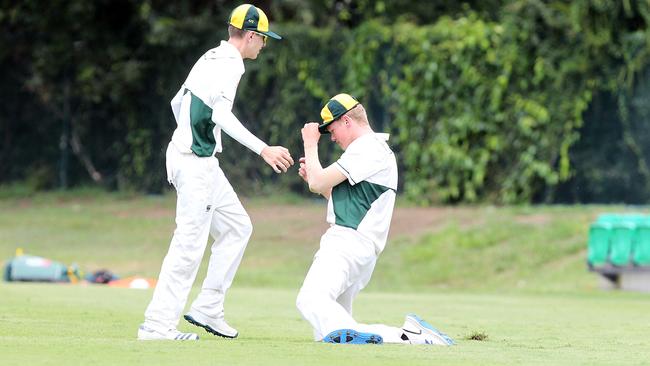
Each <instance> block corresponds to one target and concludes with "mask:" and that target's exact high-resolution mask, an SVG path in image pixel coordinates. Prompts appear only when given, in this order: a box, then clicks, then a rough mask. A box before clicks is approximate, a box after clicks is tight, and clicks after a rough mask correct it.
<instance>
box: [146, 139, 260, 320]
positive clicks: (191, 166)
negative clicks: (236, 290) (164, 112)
mask: <svg viewBox="0 0 650 366" xmlns="http://www.w3.org/2000/svg"><path fill="white" fill-rule="evenodd" d="M166 157H167V177H168V180H169V181H170V183H172V184H173V185H174V187H175V188H176V193H177V201H176V230H175V231H174V236H173V238H172V240H171V244H170V245H169V251H168V252H167V255H166V256H165V259H164V260H163V263H162V268H161V269H160V275H159V277H158V283H157V284H156V289H155V290H154V294H153V298H152V299H151V303H150V304H149V306H148V307H147V310H146V311H145V325H147V326H149V327H152V328H159V329H163V330H166V329H170V328H176V327H177V325H178V321H179V319H180V316H181V313H182V311H183V309H184V308H185V304H186V302H187V297H188V295H189V292H190V290H191V288H192V284H193V283H194V280H195V278H196V274H197V271H198V269H199V266H200V264H201V259H202V257H203V253H204V251H205V247H206V245H207V241H208V236H212V238H213V239H214V242H213V243H212V247H211V251H212V253H211V255H210V261H209V264H208V272H207V275H206V277H205V280H204V281H203V286H202V288H201V292H200V293H199V295H198V297H197V298H196V300H194V302H193V303H192V310H193V311H198V312H201V313H202V314H203V315H205V316H206V317H209V318H213V319H218V318H222V317H223V311H224V296H225V294H226V291H227V290H228V288H229V287H230V285H231V284H232V281H233V278H234V277H235V272H236V271H237V268H238V267H239V264H240V262H241V259H242V256H243V255H244V250H245V249H246V244H247V243H248V239H249V238H250V235H251V233H252V229H253V227H252V224H251V220H250V218H249V216H248V214H247V213H246V211H245V210H244V207H243V206H242V204H241V202H240V201H239V199H238V198H237V194H236V193H235V191H234V190H233V188H232V186H231V185H230V183H229V182H228V179H227V178H226V177H225V175H224V174H223V171H222V170H221V168H220V167H219V161H218V160H217V159H216V158H214V157H203V158H202V157H198V156H196V155H194V154H186V153H181V152H179V151H178V150H177V149H176V148H175V147H174V145H173V143H170V144H169V146H168V148H167V155H166Z"/></svg>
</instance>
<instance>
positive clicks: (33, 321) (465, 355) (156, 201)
mask: <svg viewBox="0 0 650 366" xmlns="http://www.w3.org/2000/svg"><path fill="white" fill-rule="evenodd" d="M322 204H323V203H322V202H315V201H309V202H306V201H299V200H295V199H292V198H286V199H282V200H273V201H271V200H265V199H256V200H252V201H246V202H245V205H246V207H247V209H248V210H249V213H250V214H251V217H252V219H253V222H254V225H255V232H254V234H253V238H252V240H251V243H250V244H249V248H248V249H247V252H246V255H245V257H244V261H243V262H242V266H241V267H240V270H239V272H238V275H237V278H236V279H235V283H234V285H233V288H232V290H231V291H230V293H229V297H228V299H227V303H226V311H227V314H228V319H229V321H230V322H231V323H232V325H234V326H236V327H237V328H238V329H239V331H240V333H241V336H240V338H238V339H236V340H225V339H220V338H212V337H211V336H209V335H208V334H207V333H200V335H201V336H202V339H201V341H200V342H194V343H174V342H138V341H136V340H135V333H136V330H137V325H138V324H139V323H140V322H141V321H142V313H143V311H144V308H145V307H146V305H147V303H148V301H149V300H150V298H151V291H150V290H129V289H117V288H108V287H105V286H101V285H55V284H20V283H18V284H17V283H0V365H61V364H79V365H91V364H92V365H142V364H151V365H172V364H173V365H180V364H191V365H204V364H206V365H213V364H223V365H287V364H289V365H326V364H328V365H329V364H342V363H351V364H355V363H366V364H368V365H430V364H434V363H435V364H452V365H453V364H459V365H509V364H512V365H521V364H540V365H559V364H571V365H577V364H584V365H595V364H602V365H605V364H607V365H611V364H621V365H636V364H650V362H649V361H648V359H650V353H648V351H647V350H648V349H649V347H650V339H649V338H648V337H647V332H648V329H650V316H649V315H648V314H649V313H648V309H650V295H648V294H636V293H622V292H606V291H601V290H599V289H598V278H597V276H596V275H594V274H592V273H589V272H587V271H586V268H585V264H584V261H585V256H586V254H585V240H586V230H587V227H588V224H589V222H590V221H591V220H593V218H594V217H595V216H596V215H597V214H598V213H600V212H604V211H617V212H620V211H622V210H627V208H625V207H611V206H610V207H602V206H586V207H562V206H558V207H505V208H495V207H457V208H446V207H439V208H417V207H407V206H403V205H400V206H399V207H398V209H397V210H396V213H395V217H394V221H393V227H392V229H391V235H390V239H389V244H388V247H387V249H386V251H385V252H384V253H383V254H382V257H381V258H380V262H379V263H378V266H377V268H376V273H375V276H374V277H373V280H372V282H371V285H370V286H369V288H368V289H366V290H364V292H362V294H361V295H360V296H359V298H358V299H357V301H356V302H355V316H356V318H357V319H358V320H359V321H363V322H382V323H386V324H390V325H400V324H401V323H402V321H403V317H404V315H405V314H406V313H409V312H415V313H418V314H419V315H421V316H422V317H424V318H425V319H427V320H428V321H429V322H431V323H432V324H434V325H435V326H437V327H439V328H440V329H441V330H443V331H445V332H447V333H448V334H449V335H451V336H452V337H454V338H455V339H456V340H457V341H458V345H457V346H455V347H450V348H442V347H426V346H398V345H382V346H334V345H328V344H320V343H315V342H312V341H311V331H310V329H309V326H308V324H307V323H306V322H305V321H303V320H302V319H301V318H300V315H299V314H298V312H297V310H296V309H295V306H294V301H295V296H296V294H297V290H298V288H299V286H300V283H301V281H302V279H303V277H304V274H305V272H306V270H307V268H308V266H309V263H310V261H311V256H312V255H313V253H314V251H315V250H316V248H317V242H318V238H319V236H320V234H321V233H322V231H323V230H324V229H325V224H324V223H323V221H324V207H323V205H322ZM173 209H174V197H173V196H160V197H133V196H127V195H110V194H104V193H97V192H93V191H90V192H75V193H74V194H39V195H37V196H36V197H32V198H29V199H15V198H5V199H3V200H0V259H9V258H10V257H11V256H12V255H13V253H14V251H15V248H16V247H21V248H24V250H25V252H26V253H30V254H35V255H41V256H45V257H48V258H51V259H55V260H58V261H61V262H64V263H73V262H75V263H77V264H78V265H79V266H80V267H81V268H83V269H85V270H86V271H88V272H91V271H93V270H96V269H100V268H108V269H110V270H112V271H114V272H115V273H117V274H119V275H122V276H128V275H134V274H138V275H146V276H152V277H155V276H156V275H157V271H158V269H159V266H160V263H161V260H162V257H163V256H164V254H165V252H166V250H167V246H168V241H169V238H170V235H171V233H172V230H173ZM634 210H636V211H639V208H635V209H634ZM204 264H205V263H204ZM204 270H205V265H204V266H203V267H202V269H201V270H200V272H199V277H201V276H202V273H203V271H204ZM195 291H196V289H195ZM179 327H180V329H182V330H186V331H189V330H192V329H193V327H192V326H190V325H188V324H186V323H184V322H181V323H180V326H179ZM473 336H474V337H473ZM477 336H486V337H487V338H486V339H484V340H482V341H478V340H472V339H471V338H481V337H477Z"/></svg>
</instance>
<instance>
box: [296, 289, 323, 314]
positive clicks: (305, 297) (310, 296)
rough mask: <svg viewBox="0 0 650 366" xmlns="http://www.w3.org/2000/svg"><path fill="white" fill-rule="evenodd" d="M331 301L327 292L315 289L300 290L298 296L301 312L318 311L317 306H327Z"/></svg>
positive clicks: (298, 306)
mask: <svg viewBox="0 0 650 366" xmlns="http://www.w3.org/2000/svg"><path fill="white" fill-rule="evenodd" d="M330 301H331V299H330V298H328V297H327V296H326V295H325V294H323V293H320V292H314V291H300V293H299V294H298V297H297V298H296V307H297V308H298V311H300V313H301V314H303V315H306V314H310V313H314V312H318V310H317V309H316V308H318V307H321V306H325V305H326V304H328V303H329V302H330Z"/></svg>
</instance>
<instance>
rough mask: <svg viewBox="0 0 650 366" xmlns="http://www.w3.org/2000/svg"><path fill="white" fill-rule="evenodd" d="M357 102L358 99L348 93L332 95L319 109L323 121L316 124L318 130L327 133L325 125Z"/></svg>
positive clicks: (339, 116)
mask: <svg viewBox="0 0 650 366" xmlns="http://www.w3.org/2000/svg"><path fill="white" fill-rule="evenodd" d="M358 104H359V101H358V100H356V99H355V98H354V97H353V96H351V95H350V94H345V93H341V94H338V95H335V96H333V97H332V98H331V99H330V100H329V101H328V102H327V104H325V106H324V107H323V109H321V111H320V116H321V118H322V119H323V123H322V124H321V125H319V126H318V131H320V133H322V134H327V133H329V131H328V130H327V126H329V124H330V123H332V122H334V121H336V120H337V119H339V118H341V116H342V115H344V114H346V113H347V112H348V111H349V110H350V109H352V108H354V107H356V106H357V105H358Z"/></svg>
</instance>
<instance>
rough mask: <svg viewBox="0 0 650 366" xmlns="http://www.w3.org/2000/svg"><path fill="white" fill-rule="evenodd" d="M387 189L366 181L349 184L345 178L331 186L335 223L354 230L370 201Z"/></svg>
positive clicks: (368, 207)
mask: <svg viewBox="0 0 650 366" xmlns="http://www.w3.org/2000/svg"><path fill="white" fill-rule="evenodd" d="M388 190H391V189H390V188H388V187H384V186H382V185H379V184H374V183H370V182H367V181H363V182H360V183H357V184H355V185H350V182H348V181H347V180H346V181H344V182H342V183H340V184H339V185H337V186H335V187H334V188H332V205H333V207H334V216H336V221H335V223H336V225H340V226H345V227H349V228H352V229H355V230H356V229H357V228H358V227H359V224H360V223H361V220H363V218H364V217H365V216H366V214H367V213H368V211H369V210H370V206H371V205H372V203H373V202H375V201H376V200H377V199H378V198H379V196H381V195H382V194H384V192H386V191H388Z"/></svg>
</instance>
